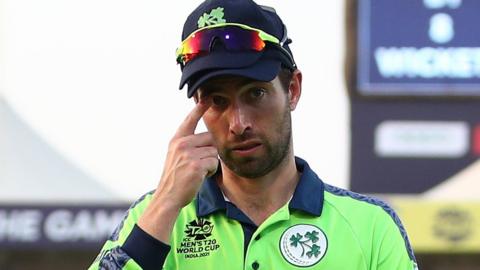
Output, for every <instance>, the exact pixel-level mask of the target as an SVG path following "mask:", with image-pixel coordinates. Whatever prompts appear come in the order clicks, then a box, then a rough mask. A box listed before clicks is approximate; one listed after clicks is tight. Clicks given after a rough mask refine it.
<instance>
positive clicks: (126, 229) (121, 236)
mask: <svg viewBox="0 0 480 270" xmlns="http://www.w3.org/2000/svg"><path fill="white" fill-rule="evenodd" d="M151 199H152V194H147V195H145V196H144V197H142V198H141V199H140V200H139V201H137V202H135V203H134V205H133V207H131V208H130V209H129V210H128V211H127V213H126V215H127V216H126V217H125V219H124V220H123V224H121V228H119V229H120V230H119V231H118V239H117V240H115V241H112V240H107V241H106V242H105V244H104V245H103V247H102V249H101V251H100V253H99V255H98V256H97V258H96V259H95V261H94V262H93V263H92V265H91V266H90V267H89V268H88V270H96V269H99V267H100V265H99V264H100V260H101V259H103V258H104V257H106V256H109V255H110V256H112V255H111V252H112V251H113V250H114V249H115V248H118V247H120V246H121V245H122V244H123V243H124V242H125V240H126V239H127V237H128V235H129V234H130V232H131V231H132V229H133V226H134V225H135V224H136V223H137V221H138V219H139V218H140V216H141V215H142V213H143V211H145V208H146V207H147V205H148V204H149V203H150V201H151ZM121 269H123V270H141V269H142V268H141V267H140V266H139V265H138V264H137V263H136V262H135V261H134V260H132V259H129V260H128V261H127V262H126V263H125V265H124V266H123V268H121Z"/></svg>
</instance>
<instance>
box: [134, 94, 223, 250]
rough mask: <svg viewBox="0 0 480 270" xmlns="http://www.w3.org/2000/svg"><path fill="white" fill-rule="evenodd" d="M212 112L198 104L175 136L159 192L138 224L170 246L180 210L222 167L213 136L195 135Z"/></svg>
mask: <svg viewBox="0 0 480 270" xmlns="http://www.w3.org/2000/svg"><path fill="white" fill-rule="evenodd" d="M208 108H209V105H208V104H205V103H202V102H199V103H197V105H196V106H195V108H194V109H193V110H192V111H191V112H190V113H189V114H188V116H187V117H186V118H185V120H184V121H183V123H182V124H181V125H180V127H179V128H178V130H177V132H176V133H175V136H173V138H172V140H171V141H170V144H169V147H168V154H167V158H166V160H165V165H164V168H163V174H162V177H161V180H160V183H159V185H158V188H157V190H156V191H155V193H154V194H153V199H152V201H151V202H150V204H149V206H148V207H147V208H146V209H145V212H144V213H143V215H142V216H141V217H140V219H139V221H138V226H139V227H140V228H142V229H143V230H144V231H146V232H147V233H149V234H150V235H152V236H153V237H155V238H157V239H159V240H160V241H162V242H164V243H166V244H169V242H170V241H169V240H170V234H171V231H172V229H173V225H174V223H175V220H176V218H177V216H178V213H179V211H180V209H181V208H182V207H184V206H185V205H187V204H188V203H189V202H190V201H191V200H192V199H193V197H194V196H195V194H196V193H197V192H198V190H199V189H200V186H201V184H202V182H203V179H204V178H205V177H206V176H209V175H212V174H213V173H215V171H216V169H217V166H218V158H217V156H218V151H217V149H216V147H215V146H214V143H213V138H212V135H211V134H210V133H209V132H204V133H199V134H195V129H196V127H197V124H198V121H200V119H201V118H202V116H203V114H204V113H205V112H206V111H207V110H208Z"/></svg>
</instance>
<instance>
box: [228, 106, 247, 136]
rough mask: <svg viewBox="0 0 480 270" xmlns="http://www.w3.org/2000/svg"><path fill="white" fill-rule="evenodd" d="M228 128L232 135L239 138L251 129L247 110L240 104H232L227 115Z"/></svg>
mask: <svg viewBox="0 0 480 270" xmlns="http://www.w3.org/2000/svg"><path fill="white" fill-rule="evenodd" d="M229 118H230V119H229V124H230V126H229V128H230V132H231V133H232V134H233V135H236V136H241V135H244V133H245V132H246V131H249V130H250V129H251V128H252V125H251V120H250V117H249V115H248V110H247V108H246V107H245V106H244V105H242V104H238V103H237V104H234V105H233V106H232V107H231V110H230V113H229Z"/></svg>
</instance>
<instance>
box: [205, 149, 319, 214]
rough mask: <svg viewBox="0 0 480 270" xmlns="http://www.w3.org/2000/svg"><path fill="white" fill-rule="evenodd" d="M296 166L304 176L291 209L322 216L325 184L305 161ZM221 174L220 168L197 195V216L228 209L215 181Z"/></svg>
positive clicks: (300, 160)
mask: <svg viewBox="0 0 480 270" xmlns="http://www.w3.org/2000/svg"><path fill="white" fill-rule="evenodd" d="M295 164H296V166H297V170H298V171H299V172H301V173H302V176H301V177H300V181H299V182H298V185H297V187H296V188H295V192H294V193H293V197H292V200H290V203H289V208H290V209H295V210H300V211H303V212H305V213H308V214H311V215H314V216H320V215H321V214H322V208H323V191H324V184H323V182H322V180H320V178H319V177H318V176H317V174H315V172H314V171H312V169H310V166H308V163H307V162H306V161H305V160H303V159H301V158H298V157H295ZM220 173H221V170H220V166H219V170H218V171H217V173H216V174H215V175H213V176H211V177H209V178H207V179H205V181H204V182H203V184H202V187H201V188H200V191H199V192H198V194H197V205H196V207H197V216H199V217H203V216H207V215H209V214H211V213H213V212H215V211H219V210H226V209H227V202H225V199H224V198H223V193H222V191H221V190H220V187H219V186H218V185H217V182H216V181H215V179H216V177H217V176H218V175H219V174H220Z"/></svg>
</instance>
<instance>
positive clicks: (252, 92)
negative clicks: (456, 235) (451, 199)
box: [90, 0, 416, 270]
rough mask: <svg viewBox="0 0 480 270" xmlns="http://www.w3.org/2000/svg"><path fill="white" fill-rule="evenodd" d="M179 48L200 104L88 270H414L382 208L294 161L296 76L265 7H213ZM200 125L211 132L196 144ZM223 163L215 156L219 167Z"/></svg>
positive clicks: (214, 3)
mask: <svg viewBox="0 0 480 270" xmlns="http://www.w3.org/2000/svg"><path fill="white" fill-rule="evenodd" d="M182 40H183V42H182V44H181V46H180V47H179V49H178V50H177V57H178V58H177V61H178V63H179V64H180V66H181V69H182V78H181V85H180V88H182V87H183V86H184V85H185V84H188V91H187V95H188V97H194V100H195V103H196V106H195V108H194V109H193V110H192V111H191V112H190V114H189V115H188V116H187V117H186V119H185V120H184V122H183V123H181V124H180V126H179V128H178V130H177V132H176V134H175V135H174V136H173V138H172V140H171V142H170V145H169V151H168V154H167V158H166V161H165V164H164V171H163V174H162V177H161V180H160V183H159V185H158V187H157V189H156V190H155V191H154V192H151V193H148V194H146V195H145V196H143V197H142V198H140V199H139V200H138V201H137V202H135V203H134V205H133V206H132V207H131V208H130V209H129V211H128V212H127V215H126V217H125V219H124V220H123V222H122V223H121V224H120V225H119V226H118V228H117V229H116V230H115V232H114V233H113V234H112V236H111V237H110V239H109V240H108V241H107V242H106V243H105V245H104V247H103V249H102V251H101V252H100V254H99V256H98V257H97V259H96V260H95V262H94V263H93V265H92V266H91V268H90V269H202V270H203V269H206V270H208V269H300V268H306V269H329V270H331V269H348V270H353V269H379V270H393V269H402V270H403V269H405V270H407V269H415V268H416V263H415V258H414V255H413V252H412V250H411V248H410V244H409V242H408V239H407V236H406V233H405V230H404V229H403V227H402V225H401V223H400V221H399V220H398V218H397V216H396V215H395V213H394V212H393V210H392V209H390V208H389V207H388V206H387V205H385V204H384V203H382V202H380V201H378V200H375V199H372V198H369V197H366V196H363V195H360V194H355V193H352V192H349V191H346V190H342V189H339V188H336V187H333V186H330V185H327V184H325V183H323V182H322V181H321V180H320V179H319V178H318V176H317V175H316V174H315V173H314V172H313V171H312V169H310V167H309V165H308V164H307V162H306V161H304V160H302V159H300V158H298V157H295V156H294V152H293V145H292V131H291V112H292V111H293V110H295V107H296V106H297V103H298V101H299V99H300V95H301V85H302V74H301V72H300V71H299V70H298V69H297V66H296V64H295V62H294V59H293V57H292V53H291V51H290V49H289V46H288V45H289V43H290V42H291V40H290V39H289V38H288V37H287V31H286V28H285V26H284V24H283V22H282V21H281V19H280V18H279V17H278V15H277V14H276V13H275V11H274V10H273V9H272V8H269V7H263V6H259V5H257V4H256V3H254V2H253V1H251V0H209V1H206V2H204V3H202V4H201V5H200V6H199V7H197V9H195V10H194V11H193V12H192V13H191V15H190V16H189V17H188V18H187V21H186V23H185V26H184V31H183V34H182ZM201 118H203V121H204V123H205V125H206V127H207V129H208V132H205V133H199V134H195V128H196V125H197V123H198V121H200V119H201ZM218 157H219V158H218Z"/></svg>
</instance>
